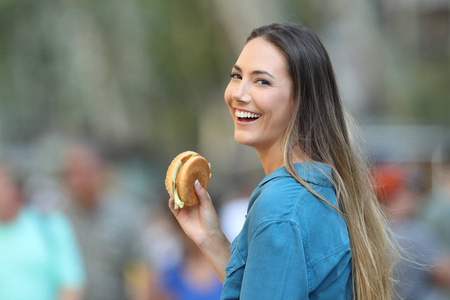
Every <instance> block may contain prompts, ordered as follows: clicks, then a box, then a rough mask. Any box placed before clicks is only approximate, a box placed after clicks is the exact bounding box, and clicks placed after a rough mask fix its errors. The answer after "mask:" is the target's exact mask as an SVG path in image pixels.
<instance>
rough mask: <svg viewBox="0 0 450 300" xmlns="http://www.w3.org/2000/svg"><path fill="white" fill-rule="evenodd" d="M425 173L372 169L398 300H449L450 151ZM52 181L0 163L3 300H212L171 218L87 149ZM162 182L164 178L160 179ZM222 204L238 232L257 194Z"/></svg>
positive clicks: (243, 188)
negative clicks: (393, 256) (392, 252)
mask: <svg viewBox="0 0 450 300" xmlns="http://www.w3.org/2000/svg"><path fill="white" fill-rule="evenodd" d="M437 157H438V158H437V159H435V160H430V162H428V163H425V164H423V163H420V164H419V163H399V162H396V163H392V162H379V163H377V164H376V165H375V166H374V168H373V170H372V172H373V184H374V189H375V192H376V194H377V197H378V200H379V201H380V204H381V206H382V208H383V209H384V211H385V213H386V216H387V219H388V221H389V223H390V225H391V228H392V236H393V238H394V239H395V240H396V241H397V243H398V245H399V252H400V254H401V259H399V262H398V263H397V265H396V269H395V272H394V275H395V279H396V291H397V293H398V298H399V299H421V300H427V299H450V218H449V217H448V216H449V215H450V145H443V146H440V147H439V155H438V156H437ZM63 158H64V159H63V160H62V164H61V168H60V172H58V173H57V174H55V175H54V176H53V177H39V176H35V175H34V174H20V172H18V170H17V168H16V166H13V165H11V164H10V163H11V162H10V161H8V160H7V159H3V160H2V161H0V245H1V247H0V300H21V299H24V300H25V299H26V300H29V299H37V300H40V299H42V300H46V299H49V300H50V299H60V300H81V299H87V300H103V299H104V300H106V299H107V300H116V299H117V300H121V299H130V300H188V299H196V300H208V299H219V298H220V293H221V290H222V284H221V282H220V281H219V279H218V277H217V276H216V274H215V273H214V270H213V269H212V268H211V266H210V265H209V263H208V261H207V260H206V259H205V257H204V256H203V254H202V253H201V252H200V251H199V250H198V248H197V247H196V246H195V245H194V244H193V243H192V242H191V241H190V240H189V239H188V238H187V237H186V236H185V235H184V233H183V232H182V231H181V230H180V229H179V226H177V225H176V223H175V222H174V218H173V216H172V215H171V214H170V211H169V210H168V209H167V204H166V202H167V195H166V194H165V192H164V191H161V193H156V194H155V195H154V197H155V198H157V199H156V201H153V202H152V205H149V203H148V202H145V201H140V199H138V197H137V196H136V195H135V194H133V193H131V192H129V191H127V190H126V189H125V188H123V187H122V185H121V184H120V182H119V181H120V180H118V178H117V177H116V176H115V168H116V166H115V165H114V164H112V163H111V161H109V160H107V159H106V157H105V155H104V154H103V152H102V149H101V147H98V145H96V144H94V143H81V142H80V143H73V144H70V145H67V147H64V155H63ZM161 180H163V178H162V179H161ZM252 184H253V182H252V183H251V184H250V181H248V182H246V184H241V185H240V186H239V187H237V189H238V191H237V193H234V194H233V195H228V196H226V197H224V198H225V199H221V201H219V203H220V205H219V207H218V208H219V216H220V220H221V223H222V227H223V230H224V232H225V233H226V235H227V236H228V238H229V239H230V240H232V239H234V237H235V236H236V235H237V234H238V232H239V230H240V227H241V226H242V224H243V221H244V219H245V214H246V207H247V201H248V198H249V196H250V193H251V190H252V188H253V186H251V185H252Z"/></svg>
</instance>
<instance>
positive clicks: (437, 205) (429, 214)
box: [422, 141, 450, 252]
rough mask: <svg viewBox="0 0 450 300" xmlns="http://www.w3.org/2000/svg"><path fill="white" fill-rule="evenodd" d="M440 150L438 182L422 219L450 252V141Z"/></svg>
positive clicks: (425, 205) (427, 202)
mask: <svg viewBox="0 0 450 300" xmlns="http://www.w3.org/2000/svg"><path fill="white" fill-rule="evenodd" d="M438 148H439V149H438V151H439V154H438V155H439V159H438V162H437V163H436V165H437V166H436V173H437V175H436V182H434V184H433V187H432V190H431V193H430V195H428V197H427V199H426V201H425V203H424V206H423V207H422V218H423V219H424V220H425V221H426V222H427V223H428V224H429V225H430V226H431V227H432V228H433V229H434V230H435V231H436V234H437V235H438V236H439V238H440V239H441V242H442V243H443V245H444V246H445V248H446V250H447V251H448V252H450V218H449V216H450V141H447V142H445V143H443V144H442V145H440V146H439V147H438Z"/></svg>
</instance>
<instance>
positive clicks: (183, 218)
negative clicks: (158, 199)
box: [169, 180, 222, 246]
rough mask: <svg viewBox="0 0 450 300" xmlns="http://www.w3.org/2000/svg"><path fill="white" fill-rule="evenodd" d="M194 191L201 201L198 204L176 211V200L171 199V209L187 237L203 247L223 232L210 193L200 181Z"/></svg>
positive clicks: (196, 182) (196, 183) (195, 185)
mask: <svg viewBox="0 0 450 300" xmlns="http://www.w3.org/2000/svg"><path fill="white" fill-rule="evenodd" d="M194 189H195V192H196V194H197V196H198V198H199V200H200V201H199V203H198V204H196V205H194V206H184V207H183V208H181V209H174V208H173V207H174V199H173V198H170V200H169V208H170V210H171V211H172V213H173V215H174V216H175V218H176V219H177V221H178V223H180V225H181V228H183V230H184V232H185V233H186V235H187V236H188V237H190V238H191V239H192V240H193V241H194V242H195V243H196V244H197V245H198V246H201V245H202V244H203V243H204V242H205V241H206V240H207V239H209V238H213V237H214V236H216V235H218V234H219V235H220V233H221V232H222V230H221V229H220V223H219V218H218V216H217V213H216V210H215V209H214V206H213V204H212V202H211V198H210V197H209V194H208V192H207V191H206V190H205V189H204V188H203V187H202V186H201V184H200V182H198V180H197V181H195V184H194Z"/></svg>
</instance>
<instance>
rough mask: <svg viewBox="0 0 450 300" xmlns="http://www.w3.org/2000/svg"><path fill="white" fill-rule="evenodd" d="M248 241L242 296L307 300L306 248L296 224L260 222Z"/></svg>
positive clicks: (245, 297) (242, 297)
mask: <svg viewBox="0 0 450 300" xmlns="http://www.w3.org/2000/svg"><path fill="white" fill-rule="evenodd" d="M248 243H249V248H248V257H247V262H246V267H245V271H244V276H243V280H242V287H241V299H243V300H246V299H308V271H307V266H306V259H305V251H304V250H305V249H304V247H303V241H302V235H301V230H300V228H299V227H298V226H297V225H296V224H294V223H292V222H287V221H283V222H268V223H264V224H261V225H260V226H259V228H258V229H257V230H256V232H255V233H254V234H252V235H251V236H250V237H249V241H248Z"/></svg>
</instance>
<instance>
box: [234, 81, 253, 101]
mask: <svg viewBox="0 0 450 300" xmlns="http://www.w3.org/2000/svg"><path fill="white" fill-rule="evenodd" d="M231 97H232V99H233V101H236V102H246V103H247V102H250V101H251V99H252V97H251V95H250V89H249V86H248V84H247V83H245V82H241V83H240V84H239V86H237V87H236V89H235V90H234V91H233V93H232V94H231Z"/></svg>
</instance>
